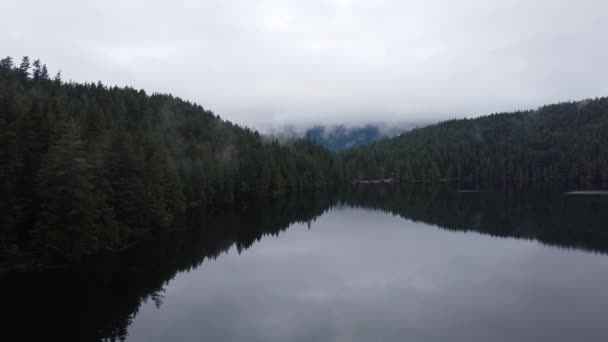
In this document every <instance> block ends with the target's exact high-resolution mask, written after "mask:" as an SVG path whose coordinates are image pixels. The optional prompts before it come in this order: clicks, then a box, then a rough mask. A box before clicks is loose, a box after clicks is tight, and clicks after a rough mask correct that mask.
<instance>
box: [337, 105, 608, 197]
mask: <svg viewBox="0 0 608 342" xmlns="http://www.w3.org/2000/svg"><path fill="white" fill-rule="evenodd" d="M339 157H340V159H341V166H342V168H343V169H342V175H343V177H344V178H345V179H349V180H358V179H381V178H396V179H399V180H402V181H412V182H416V181H453V180H458V181H461V182H467V183H469V184H475V185H476V186H489V185H502V186H504V185H515V186H518V187H524V188H525V187H529V186H538V185H540V186H545V185H546V186H551V185H563V184H565V183H571V184H574V185H575V186H579V187H591V186H598V185H608V98H598V99H593V100H586V101H580V102H568V103H560V104H555V105H548V106H544V107H542V108H539V109H538V110H534V111H519V112H513V113H501V114H492V115H488V116H484V117H480V118H476V119H454V120H448V121H445V122H442V123H439V124H436V125H431V126H427V127H424V128H418V129H414V130H412V131H409V132H406V133H403V134H401V135H400V136H397V137H395V138H392V139H387V140H383V141H379V142H377V143H372V144H369V145H365V146H362V147H359V148H355V149H351V150H347V151H345V152H343V153H342V154H340V156H339Z"/></svg>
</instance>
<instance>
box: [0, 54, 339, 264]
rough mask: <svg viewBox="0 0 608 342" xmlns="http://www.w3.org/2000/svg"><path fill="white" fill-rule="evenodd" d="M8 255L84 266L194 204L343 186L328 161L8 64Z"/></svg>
mask: <svg viewBox="0 0 608 342" xmlns="http://www.w3.org/2000/svg"><path fill="white" fill-rule="evenodd" d="M0 146H1V147H2V148H0V203H1V207H0V213H1V215H2V218H3V219H2V227H1V230H0V249H2V250H3V251H8V253H9V254H20V253H22V252H24V251H26V250H36V251H44V253H48V254H52V255H61V256H67V257H69V258H79V257H80V256H82V255H86V254H90V253H93V252H95V251H97V250H99V249H100V248H110V249H115V248H120V247H122V246H124V245H125V243H127V241H129V240H130V239H132V238H136V237H140V236H143V235H145V234H147V233H148V232H149V231H152V230H154V229H157V228H161V227H167V226H169V225H171V224H172V223H173V222H174V220H175V218H176V217H179V216H180V215H182V214H183V213H184V211H185V210H186V208H187V207H188V206H195V205H208V204H214V203H225V202H233V201H235V200H238V199H244V198H250V197H260V196H261V197H273V196H278V195H280V194H283V193H286V192H299V191H303V190H310V189H317V188H320V187H323V186H325V185H327V184H328V183H330V182H333V181H335V179H336V174H335V172H334V170H335V169H336V168H335V167H334V165H333V163H334V160H333V158H332V156H331V155H330V153H329V152H328V151H326V150H325V149H324V148H322V147H320V146H317V145H315V144H313V143H311V142H310V141H307V140H292V141H289V142H286V143H282V144H279V143H278V142H276V141H272V140H268V139H266V138H264V137H262V136H261V135H260V134H259V133H257V132H255V131H252V130H250V129H247V128H242V127H239V126H238V125H234V124H232V123H231V122H228V121H225V120H222V119H221V118H220V117H219V116H217V115H215V114H214V113H213V112H210V111H208V110H205V109H204V108H203V107H201V106H199V105H196V104H193V103H190V102H188V101H184V100H181V99H180V98H177V97H174V96H171V95H163V94H151V95H150V94H146V93H145V92H144V91H143V90H136V89H133V88H129V87H125V88H119V87H107V86H105V85H103V84H101V83H86V84H78V83H72V82H69V83H66V82H63V81H62V79H61V74H60V73H58V74H57V75H56V76H55V77H54V78H51V77H50V75H49V72H48V69H47V67H46V65H44V64H42V63H41V62H40V61H39V60H35V61H33V62H31V61H30V59H29V58H28V57H23V59H22V60H21V62H20V63H19V64H15V62H14V61H13V59H12V58H11V57H6V58H4V59H2V60H1V61H0Z"/></svg>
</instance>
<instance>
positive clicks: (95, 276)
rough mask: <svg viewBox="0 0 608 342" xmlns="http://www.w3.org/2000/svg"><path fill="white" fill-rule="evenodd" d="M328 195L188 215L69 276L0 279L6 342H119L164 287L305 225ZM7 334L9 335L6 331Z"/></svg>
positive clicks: (326, 203) (329, 201) (325, 203)
mask: <svg viewBox="0 0 608 342" xmlns="http://www.w3.org/2000/svg"><path fill="white" fill-rule="evenodd" d="M335 201H336V199H335V197H334V196H327V194H324V195H321V194H312V195H301V196H299V197H298V198H294V197H292V198H283V199H282V200H276V201H264V202H261V201H258V202H255V203H247V204H246V205H245V204H242V205H240V206H239V207H238V208H233V207H231V208H222V209H221V210H219V209H217V210H216V212H204V211H192V212H190V213H189V215H188V217H187V218H185V219H184V222H183V224H182V226H185V228H184V229H176V230H174V231H171V232H165V233H159V236H157V237H155V238H154V239H150V240H148V241H145V242H142V243H139V244H138V245H137V246H136V247H134V248H133V249H130V250H128V251H126V252H124V253H121V254H107V255H102V256H99V257H96V258H95V259H91V260H88V261H86V262H85V263H83V264H82V265H80V266H79V267H76V268H74V269H68V270H52V271H45V272H39V273H26V274H21V275H11V276H8V275H5V277H4V278H2V279H0V291H1V292H0V293H2V294H1V295H0V296H2V297H4V298H1V297H0V300H1V302H2V303H3V305H2V310H3V311H5V312H4V315H3V316H6V319H5V320H4V321H3V326H5V327H7V329H6V330H5V331H4V332H3V339H4V340H6V341H47V340H52V341H100V340H104V341H121V340H124V339H125V337H126V336H127V328H128V326H129V325H130V324H131V322H132V320H133V319H134V318H135V316H136V315H137V313H138V310H139V308H140V306H141V305H142V303H144V302H147V301H152V302H153V303H154V304H155V305H156V306H157V307H158V306H160V305H162V302H163V299H164V297H163V292H164V289H163V287H164V285H166V284H168V283H169V282H170V281H171V280H172V279H173V278H174V277H175V275H176V274H178V273H180V272H183V271H189V270H192V269H195V268H197V267H199V266H200V265H201V264H202V263H203V262H204V261H205V260H206V259H215V258H217V257H218V256H220V255H221V254H222V253H225V252H227V251H228V250H229V249H230V248H231V247H232V246H235V247H236V248H237V250H238V251H239V253H240V252H241V251H243V250H245V249H247V248H249V247H250V246H251V245H253V244H254V243H255V242H257V241H259V240H260V239H261V238H262V237H263V236H265V235H278V234H279V233H280V232H282V231H284V230H285V229H287V228H288V227H289V226H290V225H291V224H293V223H307V222H308V223H309V222H311V221H314V220H315V219H316V218H317V217H319V216H320V215H322V214H323V213H324V212H325V211H326V210H327V209H329V208H330V207H331V205H332V204H333V203H335ZM9 328H10V329H9Z"/></svg>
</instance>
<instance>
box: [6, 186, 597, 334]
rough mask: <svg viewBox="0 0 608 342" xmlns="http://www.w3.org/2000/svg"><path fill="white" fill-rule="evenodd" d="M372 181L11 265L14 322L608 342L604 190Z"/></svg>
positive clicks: (81, 329) (140, 330)
mask: <svg viewBox="0 0 608 342" xmlns="http://www.w3.org/2000/svg"><path fill="white" fill-rule="evenodd" d="M369 191H370V190H362V191H358V192H354V193H350V194H347V195H344V194H343V195H341V196H340V197H336V198H331V199H328V198H325V197H316V198H307V199H298V200H290V201H287V202H286V203H282V204H277V203H275V204H274V205H273V206H271V207H270V208H266V209H264V210H262V209H260V208H245V209H239V210H238V211H237V212H235V213H230V214H225V213H221V214H213V215H209V214H196V215H193V216H192V217H191V218H190V219H191V221H194V222H198V224H199V227H197V228H193V229H189V230H187V232H178V233H173V234H168V235H167V236H163V237H161V238H160V239H158V240H155V241H151V242H149V243H147V244H143V245H142V246H141V247H140V248H136V249H135V250H133V251H130V252H129V253H126V254H125V255H120V256H110V257H105V258H102V260H101V261H100V260H96V261H95V262H94V263H92V264H94V265H95V266H87V268H86V271H85V270H83V269H79V270H69V271H67V270H66V271H56V272H45V273H42V274H36V275H19V276H10V277H9V276H7V277H6V279H5V280H6V283H7V284H8V285H6V286H5V288H4V289H3V293H4V295H5V296H7V292H9V293H10V299H8V302H9V305H11V304H12V305H14V306H15V307H14V308H13V309H14V310H16V314H13V321H12V322H11V326H12V327H19V328H22V329H24V330H22V331H21V335H20V336H21V337H23V338H24V339H26V340H27V339H30V338H31V339H33V338H35V337H42V336H47V337H51V338H61V339H62V340H89V339H90V340H103V339H108V340H110V339H111V338H116V339H121V338H122V339H126V340H127V341H146V342H147V341H175V342H178V341H200V340H205V341H484V342H485V341H606V340H607V339H608V325H607V324H606V317H608V288H607V286H606V284H608V256H607V255H606V251H608V248H606V246H607V245H608V244H607V243H606V242H607V241H608V227H605V225H606V224H608V221H606V219H607V217H606V211H608V203H607V202H606V200H605V199H602V198H579V197H577V198H567V197H566V196H552V197H534V196H528V195H525V197H515V198H513V197H512V196H506V195H505V196H494V195H491V196H490V197H487V196H488V195H484V194H457V193H454V192H452V193H449V194H447V195H446V194H442V193H439V194H437V193H427V192H425V193H424V194H422V195H421V194H412V193H410V192H404V191H397V190H385V191H380V192H379V193H378V191H377V190H374V193H373V194H372V193H370V192H369ZM484 196H486V197H484ZM303 203H306V204H303ZM294 221H295V222H294ZM604 228H605V229H604ZM87 272H88V274H87ZM7 298H8V296H7ZM20 315H23V316H20ZM26 316H27V318H26ZM15 317H19V319H15ZM9 322H10V320H9ZM26 329H30V330H34V331H35V330H36V329H37V330H38V332H32V331H25V330H26ZM9 331H10V329H9ZM17 336H19V334H17Z"/></svg>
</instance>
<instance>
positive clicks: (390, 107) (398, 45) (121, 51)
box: [0, 0, 608, 128]
mask: <svg viewBox="0 0 608 342" xmlns="http://www.w3.org/2000/svg"><path fill="white" fill-rule="evenodd" d="M0 8H3V11H1V12H0V28H1V30H0V46H2V47H3V49H2V52H1V53H2V54H3V55H12V56H13V57H15V58H20V56H22V55H30V56H31V57H33V58H41V59H43V61H45V62H46V63H47V64H49V66H50V67H51V70H56V69H63V70H64V76H65V78H69V79H72V80H75V81H97V80H101V81H103V82H104V83H107V84H117V85H132V86H134V87H137V88H144V89H146V90H147V91H150V92H153V91H156V92H170V93H173V94H175V95H178V96H180V97H183V98H186V99H189V100H192V101H195V102H197V103H200V104H202V105H203V106H204V107H206V108H208V109H212V110H214V111H215V112H216V113H218V114H220V115H222V116H223V117H225V118H227V119H230V120H233V121H235V122H237V123H241V124H247V125H250V126H253V127H256V128H268V127H270V126H277V125H285V124H288V123H292V124H296V125H297V124H311V123H339V122H345V123H361V122H367V121H375V122H377V121H387V122H396V121H399V122H417V121H429V120H431V119H438V118H447V117H452V116H465V115H466V116H475V115H480V114H486V113H490V112H496V111H505V110H515V109H527V108H533V107H536V106H538V105H541V104H543V103H550V102H556V101H561V100H569V99H580V98H585V97H595V96H604V95H608V82H607V81H606V80H608V45H606V44H605V42H606V38H605V34H606V32H608V20H606V19H605V13H608V2H606V1H603V0H582V1H576V2H575V1H571V0H538V1H533V2H531V1H523V0H505V1H501V2H495V1H491V2H490V1H483V0H462V1H448V0H427V1H389V0H385V1H382V0H368V1H363V0H359V1H358V0H333V1H320V0H309V1H289V0H286V1H278V0H268V1H245V0H243V1H237V0H221V1H193V0H182V1H166V0H165V1H159V0H157V1H143V0H138V1H119V0H107V1H70V0H56V1H34V0H20V1H14V0H0Z"/></svg>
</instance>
